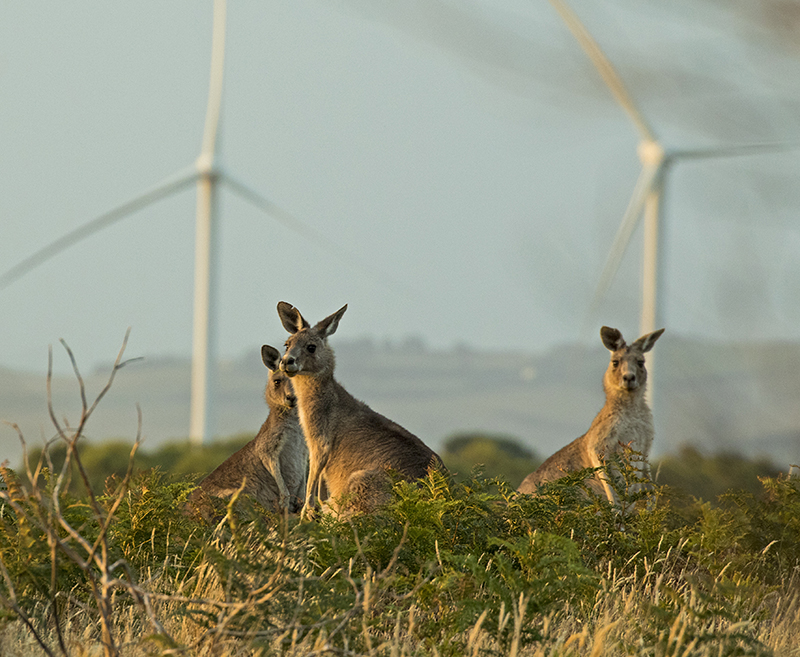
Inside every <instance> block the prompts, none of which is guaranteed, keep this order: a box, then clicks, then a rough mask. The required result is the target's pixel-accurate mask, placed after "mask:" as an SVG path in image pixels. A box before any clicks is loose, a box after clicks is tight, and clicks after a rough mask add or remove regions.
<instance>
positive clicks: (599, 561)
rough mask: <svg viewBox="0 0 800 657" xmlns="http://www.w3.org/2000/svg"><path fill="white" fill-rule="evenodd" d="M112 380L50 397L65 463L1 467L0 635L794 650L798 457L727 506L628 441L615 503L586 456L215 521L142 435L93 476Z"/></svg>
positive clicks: (17, 646) (10, 642)
mask: <svg viewBox="0 0 800 657" xmlns="http://www.w3.org/2000/svg"><path fill="white" fill-rule="evenodd" d="M123 364H124V363H120V361H119V360H118V361H117V364H116V365H115V369H114V372H116V371H117V369H119V368H120V367H122V365H123ZM76 371H77V370H76ZM78 378H79V381H80V377H78ZM112 379H113V374H112ZM110 383H111V381H109V385H110ZM104 392H105V391H104ZM104 392H101V394H100V396H99V397H98V399H97V400H95V403H94V404H93V405H92V406H89V405H88V403H87V402H86V400H85V395H83V394H82V399H83V409H82V412H81V417H80V421H79V422H78V423H77V424H76V425H75V428H68V427H62V426H60V425H59V423H58V422H57V420H56V419H55V418H53V422H54V424H55V425H56V431H57V436H56V438H55V442H54V443H53V444H52V445H51V447H53V448H55V447H59V446H60V447H61V448H62V449H63V461H62V462H61V463H60V464H57V462H56V461H54V460H53V459H52V458H50V456H51V450H50V449H47V450H45V451H43V452H41V453H40V455H39V458H38V459H37V460H29V461H28V464H26V466H25V467H23V468H20V469H18V471H17V472H14V471H12V470H10V469H8V468H2V469H0V654H3V655H30V654H47V655H97V654H103V655H153V654H155V655H157V654H162V655H167V654H169V655H176V654H183V655H272V654H285V655H391V656H394V655H443V656H444V655H474V656H478V655H532V656H533V655H552V656H563V657H566V656H571V655H575V656H578V655H581V656H582V655H589V656H590V657H599V656H600V655H642V656H645V655H647V656H654V657H662V656H663V657H667V656H670V657H672V656H676V657H677V656H679V655H680V656H685V657H694V656H698V657H699V656H706V655H708V656H711V655H714V656H733V655H797V654H798V648H797V646H798V645H800V641H798V638H800V570H799V569H800V482H799V481H798V479H796V478H789V477H786V476H777V477H764V478H762V479H761V482H760V490H759V491H758V492H757V493H752V492H747V491H738V492H729V493H727V494H726V495H725V496H723V497H722V498H720V499H719V500H717V502H716V504H713V505H712V504H711V503H710V502H704V501H702V500H697V499H691V498H687V497H686V496H681V497H676V496H675V495H673V493H672V492H671V490H670V489H669V488H667V487H665V486H662V487H655V488H651V487H647V486H643V485H642V484H643V482H641V481H639V480H637V478H636V470H635V468H633V467H631V464H630V460H629V459H626V460H623V461H622V462H620V463H619V464H617V465H618V472H619V474H618V475H617V476H615V480H614V485H615V487H616V489H617V492H618V495H619V499H620V503H619V505H617V506H615V507H612V506H610V505H609V504H608V502H606V501H605V500H604V499H599V498H597V497H596V496H593V495H592V494H591V493H590V492H589V491H587V490H586V489H585V487H584V485H583V481H584V480H585V478H586V477H588V476H589V475H590V474H592V472H593V471H592V470H586V471H583V472H579V473H574V474H572V475H570V476H568V477H565V478H564V479H562V480H560V481H558V482H554V483H552V484H548V485H546V486H545V487H543V488H542V489H540V492H539V494H538V495H536V496H516V495H515V494H514V492H513V488H511V487H510V486H509V485H508V484H507V483H506V482H505V481H504V480H501V479H497V478H491V477H486V476H484V475H483V474H482V473H480V472H478V471H474V472H472V473H471V475H470V476H468V477H466V478H464V479H463V480H461V481H455V480H454V479H453V478H451V477H449V476H447V475H445V474H443V473H440V472H431V473H430V474H429V476H428V477H427V478H425V479H424V480H422V481H421V482H419V484H418V485H415V484H408V483H405V482H398V483H397V484H396V485H395V487H394V494H393V501H392V502H391V504H389V505H388V506H387V507H386V508H385V509H383V510H382V511H381V512H380V513H377V514H375V515H372V516H363V517H354V518H351V519H349V520H346V519H336V518H332V517H329V516H321V517H319V518H318V519H317V520H316V521H312V522H304V523H301V522H299V521H298V520H297V519H296V518H293V517H278V516H275V515H273V514H272V513H270V512H269V511H268V510H265V509H263V508H259V507H258V506H257V505H256V504H254V503H252V502H251V501H248V500H246V499H234V500H232V501H231V502H230V503H227V504H226V503H223V502H220V503H219V506H218V509H217V517H216V519H215V521H214V522H211V523H208V522H206V521H204V520H203V519H202V517H200V515H199V514H196V513H195V512H194V511H193V509H192V508H191V507H190V506H187V497H188V495H189V493H190V492H191V491H192V490H193V489H194V487H195V483H194V478H192V477H185V476H184V477H175V476H169V477H168V476H167V475H166V474H164V473H163V472H162V471H160V470H158V469H150V470H145V471H142V472H140V473H138V474H135V475H134V469H133V463H134V461H135V453H136V451H137V448H138V441H137V443H136V444H134V445H133V448H132V449H129V451H128V467H127V470H126V471H125V473H124V474H123V475H121V476H116V477H111V478H109V479H108V480H107V481H106V482H105V483H104V486H103V487H102V488H100V487H96V486H95V485H94V484H93V483H92V480H91V478H90V477H89V475H88V472H89V469H88V468H87V464H86V463H85V462H84V460H83V456H82V454H81V451H80V450H79V449H78V445H79V443H80V442H81V441H82V440H83V439H82V432H83V427H84V426H85V423H86V421H87V420H88V418H89V416H90V415H91V412H92V410H93V409H94V407H95V406H96V404H97V402H99V401H100V398H102V395H103V394H104ZM630 457H631V458H632V459H634V460H635V458H636V455H630ZM615 471H617V470H615ZM72 484H74V485H72Z"/></svg>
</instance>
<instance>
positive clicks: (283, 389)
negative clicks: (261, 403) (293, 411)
mask: <svg viewBox="0 0 800 657" xmlns="http://www.w3.org/2000/svg"><path fill="white" fill-rule="evenodd" d="M261 360H263V361H264V365H266V366H267V368H268V369H269V379H267V388H266V390H265V391H264V398H265V399H266V400H267V406H269V407H270V408H280V407H284V408H294V407H295V406H297V397H296V396H295V394H294V388H293V387H292V382H291V381H290V380H289V377H288V376H286V374H285V373H283V372H281V369H280V364H281V354H280V352H279V351H278V350H277V349H276V348H275V347H270V346H269V345H268V344H265V345H264V346H263V347H261Z"/></svg>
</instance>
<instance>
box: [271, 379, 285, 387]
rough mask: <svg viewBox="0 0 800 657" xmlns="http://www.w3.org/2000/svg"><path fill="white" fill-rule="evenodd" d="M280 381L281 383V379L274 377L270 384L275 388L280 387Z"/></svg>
mask: <svg viewBox="0 0 800 657" xmlns="http://www.w3.org/2000/svg"><path fill="white" fill-rule="evenodd" d="M281 383H283V381H281V380H280V379H275V380H274V381H273V382H272V385H274V386H275V387H276V388H280V387H281Z"/></svg>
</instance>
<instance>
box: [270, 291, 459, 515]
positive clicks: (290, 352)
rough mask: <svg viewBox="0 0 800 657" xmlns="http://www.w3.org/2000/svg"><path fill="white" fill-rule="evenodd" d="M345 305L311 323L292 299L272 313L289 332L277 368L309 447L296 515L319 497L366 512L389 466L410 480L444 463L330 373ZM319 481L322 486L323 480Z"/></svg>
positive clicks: (381, 492)
mask: <svg viewBox="0 0 800 657" xmlns="http://www.w3.org/2000/svg"><path fill="white" fill-rule="evenodd" d="M345 310H347V306H346V305H345V306H344V307H342V308H341V309H340V310H338V311H337V312H335V313H333V314H332V315H330V316H328V317H326V318H325V319H323V320H322V321H320V322H319V323H318V324H317V325H316V326H314V327H311V325H310V324H309V323H308V322H307V321H306V320H305V319H303V316H302V315H301V314H300V311H299V310H297V308H295V307H294V306H292V305H290V304H288V303H286V302H284V301H281V302H280V303H279V304H278V315H279V317H280V319H281V323H282V324H283V327H284V328H285V329H286V330H287V331H288V332H289V333H290V334H291V335H290V336H289V338H288V339H287V341H286V353H284V355H283V359H282V360H281V370H282V371H283V372H285V373H286V374H287V375H288V376H290V377H292V384H293V386H294V390H295V394H296V395H297V407H298V412H299V416H300V425H301V426H302V427H303V432H304V434H305V437H306V441H307V444H308V451H309V474H308V486H307V488H306V497H305V502H304V504H303V510H302V512H301V516H303V517H305V516H307V515H309V514H310V513H312V512H313V509H314V506H315V504H316V501H315V498H316V500H319V501H320V502H322V501H323V499H324V493H323V490H324V488H326V489H327V494H328V497H329V499H328V501H327V502H326V504H327V505H328V506H330V508H331V510H333V511H335V512H339V513H341V512H346V513H350V512H370V511H372V510H374V509H375V508H376V507H377V506H380V505H381V504H383V503H385V502H387V501H388V500H389V496H390V479H389V477H388V475H387V471H388V470H393V471H395V472H397V473H398V474H400V475H401V476H403V477H405V478H406V479H408V480H414V479H419V478H421V477H424V476H425V475H426V473H427V472H428V468H430V467H435V468H441V469H443V468H444V466H443V464H442V461H441V459H440V458H439V456H438V455H437V454H436V453H435V452H433V450H431V449H430V448H429V447H428V446H427V445H425V443H423V442H422V441H421V440H420V439H419V438H417V437H416V436H415V435H414V434H412V433H410V432H409V431H407V430H406V429H404V428H403V427H401V426H400V425H399V424H396V423H395V422H392V421H391V420H389V419H387V418H385V417H384V416H383V415H381V414H379V413H376V412H375V411H373V410H372V409H371V408H370V407H369V406H367V405H366V404H365V403H364V402H361V401H359V400H357V399H356V398H355V397H353V396H352V395H351V394H350V393H349V392H347V390H345V389H344V387H342V385H341V384H339V383H338V382H337V381H336V379H334V376H333V371H334V363H335V360H334V355H333V349H331V347H330V345H329V344H328V338H329V337H330V336H331V335H333V334H334V332H335V331H336V328H337V327H338V325H339V320H341V318H342V315H344V312H345ZM323 487H324V488H323Z"/></svg>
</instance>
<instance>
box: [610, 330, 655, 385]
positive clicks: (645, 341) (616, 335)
mask: <svg viewBox="0 0 800 657" xmlns="http://www.w3.org/2000/svg"><path fill="white" fill-rule="evenodd" d="M663 332H664V329H663V328H662V329H659V330H658V331H653V332H652V333H648V334H647V335H643V336H642V337H641V338H639V339H638V340H636V342H634V343H633V344H631V345H627V344H625V339H624V338H623V337H622V333H620V332H619V330H617V329H615V328H609V327H608V326H604V327H603V328H601V329H600V338H601V339H602V340H603V344H604V345H605V347H606V349H608V350H609V351H610V352H611V362H610V363H609V364H608V369H607V370H606V374H605V377H604V378H603V384H604V386H605V388H606V390H622V391H627V392H634V391H636V390H639V389H644V385H645V383H647V370H646V369H645V366H644V355H645V353H646V352H648V351H650V350H651V349H652V348H653V345H654V344H655V343H656V340H658V339H659V338H660V337H661V334H662V333H663Z"/></svg>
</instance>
